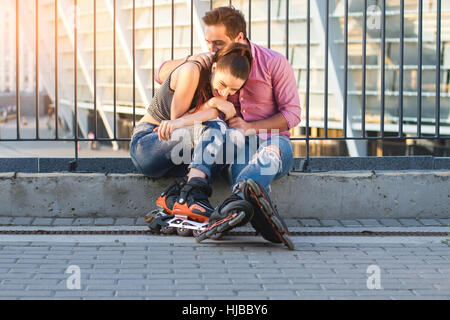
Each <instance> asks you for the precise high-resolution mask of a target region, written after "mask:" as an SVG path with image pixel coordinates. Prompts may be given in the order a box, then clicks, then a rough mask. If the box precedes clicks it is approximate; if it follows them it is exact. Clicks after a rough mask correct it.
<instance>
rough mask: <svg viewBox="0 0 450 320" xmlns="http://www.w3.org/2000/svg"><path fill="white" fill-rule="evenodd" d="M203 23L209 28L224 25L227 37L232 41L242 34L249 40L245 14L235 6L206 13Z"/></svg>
mask: <svg viewBox="0 0 450 320" xmlns="http://www.w3.org/2000/svg"><path fill="white" fill-rule="evenodd" d="M203 22H204V23H205V24H206V25H207V26H214V25H220V24H223V25H224V26H225V29H226V31H225V32H226V35H227V37H228V38H230V39H232V40H233V39H235V38H236V37H237V36H238V35H239V33H240V32H242V33H243V34H244V38H247V23H246V22H245V17H244V14H243V13H242V12H241V11H239V10H237V9H235V8H234V7H233V6H229V7H218V8H215V9H213V10H211V11H208V12H206V14H205V16H204V17H203Z"/></svg>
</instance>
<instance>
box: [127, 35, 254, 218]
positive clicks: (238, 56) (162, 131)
mask: <svg viewBox="0 0 450 320" xmlns="http://www.w3.org/2000/svg"><path fill="white" fill-rule="evenodd" d="M252 61H253V57H252V54H251V50H250V48H249V47H248V46H246V45H243V44H239V43H233V44H230V45H229V46H227V47H225V48H223V49H222V50H220V51H218V52H217V53H216V54H215V56H214V58H213V62H214V63H213V67H212V69H211V70H205V69H203V68H202V67H201V65H200V64H199V63H197V62H196V61H187V62H185V63H184V64H182V65H180V66H179V67H178V68H176V69H175V70H174V71H173V72H172V73H171V74H170V76H169V77H168V78H167V79H166V81H165V82H164V83H163V84H162V86H161V88H160V89H159V90H158V92H157V93H156V94H155V96H154V98H153V100H152V103H151V105H150V107H149V108H148V113H147V114H146V115H145V116H144V117H143V118H142V120H141V121H140V122H139V124H138V125H137V126H136V129H135V130H134V133H133V137H132V141H131V145H130V155H131V159H132V161H133V163H134V165H135V166H136V167H137V168H138V170H139V171H140V172H142V173H143V174H144V175H146V176H148V177H152V178H160V177H162V176H168V175H174V170H175V169H179V168H180V165H177V164H175V162H177V161H173V157H172V153H173V152H172V151H173V150H174V148H175V147H176V146H177V145H178V144H179V143H180V142H179V141H172V140H171V137H172V135H173V133H174V131H175V130H177V129H181V128H192V126H193V125H194V124H197V123H202V124H203V131H202V132H203V133H207V132H208V129H217V130H221V132H223V129H224V127H225V123H224V120H225V121H226V120H228V119H231V118H233V117H234V116H235V114H236V111H235V107H234V105H233V104H232V103H230V102H228V101H227V97H228V96H229V95H233V94H235V93H236V92H237V91H238V90H239V89H240V88H241V87H242V86H243V85H244V84H245V82H246V81H247V79H248V76H249V74H250V70H251V66H252ZM219 117H220V118H219ZM190 132H191V133H192V130H191V131H190ZM189 136H190V137H191V141H190V142H191V146H192V148H193V147H194V144H195V142H196V141H197V140H198V139H197V138H198V137H195V136H193V135H192V134H190V135H189ZM203 138H204V137H203ZM213 140H214V139H209V138H206V139H202V143H201V146H200V147H201V148H200V149H201V150H205V149H208V150H209V151H210V152H211V153H212V154H214V155H217V154H218V153H219V150H217V145H214V143H213ZM205 141H206V142H205ZM208 144H209V148H208ZM199 152H201V151H199ZM196 153H197V152H196V150H194V158H195V157H196ZM176 155H177V156H179V153H176ZM200 158H201V157H200ZM190 159H191V157H190V154H189V162H191V160H190ZM212 165H213V164H212V163H209V164H205V163H195V162H194V164H191V165H190V172H189V175H188V176H187V177H185V178H184V179H182V180H181V181H177V182H175V183H174V184H172V185H171V186H169V187H168V188H167V190H166V191H165V192H163V193H162V195H161V197H160V198H159V199H158V200H157V205H158V206H160V207H162V208H163V209H164V210H165V211H166V212H167V213H170V214H172V213H173V210H174V206H175V205H177V208H176V213H177V214H183V215H188V216H190V217H191V218H193V219H194V220H197V221H200V222H203V221H207V220H208V219H209V216H210V215H211V213H212V212H213V209H212V207H211V205H210V203H209V201H208V197H209V196H210V195H211V193H212V190H211V187H210V179H211V169H212ZM182 189H183V190H182ZM180 194H182V197H180ZM179 197H180V198H181V199H182V200H181V203H177V200H178V198H179Z"/></svg>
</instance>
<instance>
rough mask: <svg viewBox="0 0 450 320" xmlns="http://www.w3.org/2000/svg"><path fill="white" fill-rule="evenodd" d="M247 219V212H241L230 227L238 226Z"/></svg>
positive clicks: (231, 222)
mask: <svg viewBox="0 0 450 320" xmlns="http://www.w3.org/2000/svg"><path fill="white" fill-rule="evenodd" d="M244 218H245V212H241V213H239V214H238V215H237V217H235V218H234V219H233V220H231V221H230V222H229V223H228V225H229V226H230V227H234V226H236V225H238V224H239V223H240V222H241V221H242V220H244Z"/></svg>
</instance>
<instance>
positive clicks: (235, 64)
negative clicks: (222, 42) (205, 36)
mask: <svg viewBox="0 0 450 320" xmlns="http://www.w3.org/2000/svg"><path fill="white" fill-rule="evenodd" d="M213 62H216V63H217V65H216V68H217V70H227V71H229V72H230V73H231V74H232V75H233V76H234V77H235V78H238V79H242V80H247V78H248V76H249V75H250V70H251V68H252V62H253V56H252V51H251V50H250V47H249V46H247V45H245V44H241V43H236V42H234V43H231V44H229V45H228V46H226V47H224V48H222V49H221V50H219V51H218V52H217V53H216V54H215V55H214V58H213Z"/></svg>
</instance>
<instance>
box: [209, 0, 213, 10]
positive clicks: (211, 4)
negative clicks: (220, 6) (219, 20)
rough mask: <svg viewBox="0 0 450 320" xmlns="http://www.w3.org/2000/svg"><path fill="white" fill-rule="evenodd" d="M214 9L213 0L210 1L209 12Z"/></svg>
mask: <svg viewBox="0 0 450 320" xmlns="http://www.w3.org/2000/svg"><path fill="white" fill-rule="evenodd" d="M212 9H213V0H209V10H212Z"/></svg>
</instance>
